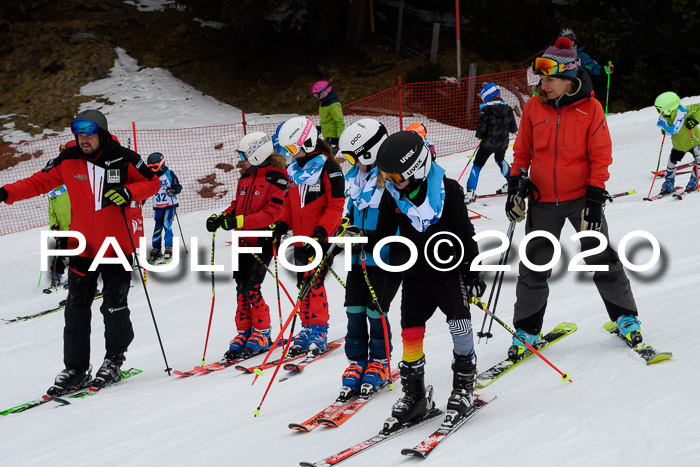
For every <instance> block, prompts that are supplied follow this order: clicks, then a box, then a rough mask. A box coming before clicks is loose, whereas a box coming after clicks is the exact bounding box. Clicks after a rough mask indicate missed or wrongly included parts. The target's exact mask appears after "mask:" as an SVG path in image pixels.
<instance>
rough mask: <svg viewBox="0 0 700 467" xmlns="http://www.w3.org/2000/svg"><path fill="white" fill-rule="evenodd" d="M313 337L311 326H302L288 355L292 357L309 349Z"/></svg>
mask: <svg viewBox="0 0 700 467" xmlns="http://www.w3.org/2000/svg"><path fill="white" fill-rule="evenodd" d="M310 337H311V327H310V326H302V327H301V331H299V334H297V335H296V336H294V339H293V340H292V346H291V347H290V348H289V352H288V355H289V356H291V357H295V356H299V355H301V354H304V353H306V352H308V351H309V343H310V340H309V339H310Z"/></svg>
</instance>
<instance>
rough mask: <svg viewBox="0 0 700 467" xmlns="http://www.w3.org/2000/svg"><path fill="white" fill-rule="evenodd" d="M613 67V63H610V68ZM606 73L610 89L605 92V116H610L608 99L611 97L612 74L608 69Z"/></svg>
mask: <svg viewBox="0 0 700 467" xmlns="http://www.w3.org/2000/svg"><path fill="white" fill-rule="evenodd" d="M610 65H612V61H608V66H610ZM605 72H606V73H607V74H608V87H607V89H606V90H605V116H606V117H607V116H608V97H610V72H608V69H607V68H606V69H605Z"/></svg>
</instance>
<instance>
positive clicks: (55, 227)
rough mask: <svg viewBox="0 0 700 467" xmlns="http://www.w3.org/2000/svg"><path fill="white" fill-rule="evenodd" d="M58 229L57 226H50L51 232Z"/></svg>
mask: <svg viewBox="0 0 700 467" xmlns="http://www.w3.org/2000/svg"><path fill="white" fill-rule="evenodd" d="M58 229H59V227H58V224H54V225H52V226H51V230H58Z"/></svg>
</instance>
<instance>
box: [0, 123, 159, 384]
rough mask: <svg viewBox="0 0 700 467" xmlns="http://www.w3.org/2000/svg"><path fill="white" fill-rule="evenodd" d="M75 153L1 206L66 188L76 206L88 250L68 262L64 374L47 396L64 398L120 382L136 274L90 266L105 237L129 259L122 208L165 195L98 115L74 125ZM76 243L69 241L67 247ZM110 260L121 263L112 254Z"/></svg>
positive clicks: (1, 195) (9, 194)
mask: <svg viewBox="0 0 700 467" xmlns="http://www.w3.org/2000/svg"><path fill="white" fill-rule="evenodd" d="M71 130H72V132H73V134H75V139H76V142H77V143H78V145H77V146H74V147H70V148H67V149H66V150H64V151H62V152H61V154H60V155H59V156H58V157H57V158H55V159H52V160H50V161H49V162H48V164H47V165H46V167H44V168H43V169H42V170H41V171H40V172H37V173H35V174H34V175H32V176H31V177H28V178H25V179H23V180H19V181H17V182H15V183H11V184H9V185H5V186H4V187H2V188H0V202H2V201H5V202H6V203H7V204H12V203H14V202H16V201H21V200H24V199H28V198H32V197H34V196H38V195H40V194H42V193H46V192H47V191H49V190H50V189H52V188H54V187H56V186H58V185H61V184H65V185H66V188H67V189H68V194H69V196H70V201H71V207H72V218H71V230H73V231H78V232H80V233H81V234H83V235H84V236H85V239H86V247H85V250H84V251H83V252H82V253H80V255H79V256H73V257H71V258H70V262H69V269H70V271H71V274H69V276H68V277H69V279H68V301H67V303H66V308H65V327H64V329H63V361H64V364H65V367H66V368H65V369H64V370H63V371H61V372H60V373H59V374H58V376H56V380H55V382H54V385H53V386H51V387H50V388H49V390H48V391H47V394H48V395H50V396H59V395H61V394H65V393H66V392H68V391H69V390H71V389H73V388H76V387H81V386H84V385H86V384H88V383H89V384H90V385H95V386H100V385H105V384H109V383H111V382H114V381H118V380H119V379H121V372H120V368H121V365H122V363H124V360H125V357H124V353H125V352H126V350H127V348H128V347H129V344H130V343H131V341H132V340H133V338H134V331H133V328H132V325H131V320H130V319H129V313H130V312H129V308H128V306H127V295H128V294H129V286H130V285H129V284H130V282H131V269H129V270H128V271H126V270H124V267H123V266H122V265H120V264H100V265H99V266H98V267H97V269H96V270H95V271H89V268H90V265H91V263H92V261H93V259H94V258H95V257H96V256H97V252H98V251H99V249H100V247H101V245H102V244H103V242H104V241H105V239H106V238H107V237H115V238H116V240H117V243H118V244H119V247H120V249H121V251H122V252H123V253H124V254H126V255H127V256H128V257H129V259H131V254H132V253H133V249H132V246H131V240H130V238H129V235H130V233H129V230H128V228H129V227H128V226H127V223H126V222H125V217H124V212H123V210H124V208H125V207H127V206H128V205H129V203H130V202H131V201H132V200H134V199H136V200H140V199H145V198H148V197H150V196H153V195H154V194H155V193H156V192H157V191H158V189H159V188H160V181H159V180H158V177H155V174H154V173H153V172H152V171H151V170H150V169H149V168H148V167H147V166H146V164H145V163H144V162H143V161H142V160H141V156H139V155H138V154H136V153H135V152H133V151H131V150H129V149H126V148H124V147H122V146H121V145H120V144H119V143H118V142H117V141H115V140H113V139H112V136H111V135H110V133H109V130H108V127H107V119H106V118H105V116H104V115H103V114H102V113H101V112H99V111H97V110H87V111H85V112H80V113H79V114H78V115H77V116H76V117H75V120H74V121H73V123H72V125H71ZM76 246H77V240H76V239H75V238H70V239H69V241H68V248H75V247H76ZM105 256H108V257H115V256H117V254H116V252H115V251H114V248H112V247H111V246H110V247H109V248H108V249H107V251H106V253H105ZM98 276H102V282H103V294H104V300H103V302H102V306H101V307H100V312H101V313H102V315H103V318H104V323H105V348H106V354H105V359H104V363H103V364H102V366H101V367H100V369H99V370H98V372H97V375H96V377H95V379H94V380H93V381H91V382H90V381H89V379H90V375H89V371H88V370H89V368H90V321H91V314H92V313H91V310H90V306H91V304H92V300H93V297H94V296H95V289H96V287H97V278H98Z"/></svg>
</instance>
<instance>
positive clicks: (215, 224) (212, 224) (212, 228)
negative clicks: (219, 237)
mask: <svg viewBox="0 0 700 467" xmlns="http://www.w3.org/2000/svg"><path fill="white" fill-rule="evenodd" d="M225 215H226V214H224V213H223V212H222V213H221V214H212V215H211V216H209V217H208V218H207V230H208V231H209V232H216V229H218V228H219V227H220V226H221V218H222V217H224V216H225Z"/></svg>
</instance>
